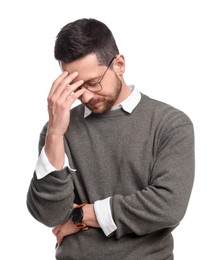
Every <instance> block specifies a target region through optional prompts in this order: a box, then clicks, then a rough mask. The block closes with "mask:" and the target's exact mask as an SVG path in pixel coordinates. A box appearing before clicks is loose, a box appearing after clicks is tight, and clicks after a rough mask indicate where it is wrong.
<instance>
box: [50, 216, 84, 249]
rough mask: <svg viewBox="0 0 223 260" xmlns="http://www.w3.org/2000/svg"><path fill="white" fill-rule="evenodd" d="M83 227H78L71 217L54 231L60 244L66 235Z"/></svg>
mask: <svg viewBox="0 0 223 260" xmlns="http://www.w3.org/2000/svg"><path fill="white" fill-rule="evenodd" d="M80 230H81V229H80V228H78V227H76V226H75V225H74V223H73V221H72V220H71V219H69V220H67V221H66V222H65V223H63V224H60V225H58V226H56V227H55V228H54V229H53V230H52V232H53V234H54V235H55V236H56V239H57V244H58V246H60V245H61V243H62V241H63V239H64V237H66V236H69V235H72V234H75V233H77V232H79V231H80Z"/></svg>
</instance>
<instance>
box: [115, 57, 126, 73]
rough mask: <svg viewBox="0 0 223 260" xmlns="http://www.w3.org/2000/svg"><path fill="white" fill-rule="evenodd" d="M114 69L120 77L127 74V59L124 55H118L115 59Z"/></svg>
mask: <svg viewBox="0 0 223 260" xmlns="http://www.w3.org/2000/svg"><path fill="white" fill-rule="evenodd" d="M114 69H115V72H116V73H117V74H118V75H119V76H122V75H123V74H124V72H125V58H124V56H123V55H122V54H118V55H117V56H116V58H115V63H114Z"/></svg>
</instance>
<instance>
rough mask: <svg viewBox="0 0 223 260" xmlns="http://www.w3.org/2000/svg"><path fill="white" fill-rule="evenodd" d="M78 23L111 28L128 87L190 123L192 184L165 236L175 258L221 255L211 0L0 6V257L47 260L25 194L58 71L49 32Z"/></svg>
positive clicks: (49, 239) (216, 26)
mask: <svg viewBox="0 0 223 260" xmlns="http://www.w3.org/2000/svg"><path fill="white" fill-rule="evenodd" d="M83 17H87V18H89V17H92V18H96V19H99V20H102V21H103V22H105V23H106V24H107V25H108V26H109V27H110V29H111V30H112V31H113V33H114V36H115V38H116V41H117V44H118V46H119V48H120V52H121V53H122V54H124V56H125V58H126V63H127V65H126V74H125V79H126V82H127V83H128V84H130V83H134V84H135V85H136V86H137V88H138V89H139V90H140V91H141V92H143V93H145V94H147V95H149V96H150V97H152V98H155V99H158V100H161V101H164V102H166V103H169V104H171V105H173V106H175V107H177V108H179V109H181V110H183V111H184V112H186V113H187V114H188V115H189V116H190V118H191V119H192V121H193V123H194V127H195V136H196V178H195V183H194V188H193V192H192V196H191V200H190V204H189V207H188V210H187V213H186V216H185V218H184V219H183V221H182V223H181V225H180V226H179V227H178V228H177V229H176V231H175V232H174V236H175V251H174V252H175V259H176V260H188V259H190V260H198V259H199V260H200V259H202V260H203V259H207V260H210V259H214V260H215V259H223V253H222V232H223V229H222V220H223V213H222V204H223V203H222V198H223V191H222V182H223V178H222V175H223V172H222V169H223V167H222V162H223V158H222V155H223V154H222V147H223V138H222V135H223V116H222V113H223V102H222V94H221V93H220V91H221V89H222V85H223V75H222V72H223V7H222V1H216V0H210V1H206V0H202V1H198V0H187V1H180V0H178V1H177V0H176V1H172V0H170V1H168V0H165V1H155V0H154V1H146V0H145V1H140V0H138V1H131V0H128V1H121V0H113V1H103V0H101V1H100V0H94V1H93V0H92V1H91V0H89V1H84V0H79V1H75V0H73V1H66V0H63V1H56V0H54V1H47V0H44V1H40V0H38V1H28V0H27V1H25V0H20V1H16V0H15V1H10V0H7V1H1V4H0V19H1V20H0V36H1V37H0V66H1V68H0V69H1V70H0V71H1V78H0V80H1V83H0V91H1V92H0V95H1V96H0V113H1V114H0V120H1V127H0V131H1V135H0V137H1V144H0V145H1V157H0V158H1V167H0V175H1V189H0V192H1V195H0V199H1V201H0V207H1V213H0V218H1V222H0V223H1V232H0V240H1V242H0V243H1V255H3V258H2V257H1V259H10V260H11V259H25V260H28V259H32V260H39V259H44V260H45V259H46V260H51V259H54V245H55V239H54V237H53V235H52V233H51V229H49V228H47V227H45V226H43V225H42V224H40V223H38V222H37V221H36V220H35V219H34V218H32V217H31V215H30V214H29V212H28V210H27V208H26V193H27V190H28V186H29V182H30V180H31V177H32V174H33V170H34V167H35V163H36V160H37V145H38V138H39V133H40V131H41V129H42V126H43V124H44V123H45V122H46V120H47V104H46V97H47V94H48V91H49V88H50V87H51V84H52V81H53V80H54V79H55V78H56V77H57V76H58V74H59V73H60V69H59V67H58V64H57V62H56V61H55V60H54V57H53V48H54V41H55V36H56V34H57V33H58V31H59V30H60V29H61V27H62V26H64V25H65V24H66V23H68V22H71V21H74V20H76V19H78V18H83Z"/></svg>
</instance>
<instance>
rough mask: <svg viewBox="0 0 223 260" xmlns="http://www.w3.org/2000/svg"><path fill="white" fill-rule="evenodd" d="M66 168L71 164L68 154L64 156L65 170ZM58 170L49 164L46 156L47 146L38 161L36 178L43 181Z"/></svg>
mask: <svg viewBox="0 0 223 260" xmlns="http://www.w3.org/2000/svg"><path fill="white" fill-rule="evenodd" d="M65 167H69V162H68V158H67V155H66V154H65V156H64V166H63V168H65ZM56 170H57V169H56V168H55V167H54V166H53V165H52V164H51V163H50V162H49V160H48V158H47V156H46V153H45V146H44V147H43V148H42V151H41V153H40V156H39V158H38V161H37V163H36V177H37V179H38V180H39V179H42V178H43V177H45V176H46V175H48V174H49V173H51V172H53V171H56Z"/></svg>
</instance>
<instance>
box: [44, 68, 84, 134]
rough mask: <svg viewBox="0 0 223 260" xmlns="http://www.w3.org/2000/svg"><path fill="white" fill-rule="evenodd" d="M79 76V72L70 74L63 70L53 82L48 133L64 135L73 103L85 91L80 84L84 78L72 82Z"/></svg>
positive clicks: (49, 102) (49, 99)
mask: <svg viewBox="0 0 223 260" xmlns="http://www.w3.org/2000/svg"><path fill="white" fill-rule="evenodd" d="M77 76H78V72H73V73H71V74H68V72H67V71H65V72H63V73H62V74H61V75H60V76H59V77H58V78H57V79H56V80H55V81H54V83H53V85H52V88H51V90H50V93H49V96H48V99H47V100H48V112H49V125H48V133H50V134H53V135H64V133H65V132H66V130H67V127H68V125H69V122H70V109H71V106H72V104H73V103H74V102H75V101H76V100H77V99H78V98H79V97H80V96H81V95H82V94H83V93H84V88H80V86H81V85H82V84H83V83H84V81H83V80H79V81H76V82H75V83H73V84H71V85H70V83H71V82H73V81H74V79H75V78H76V77H77Z"/></svg>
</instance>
